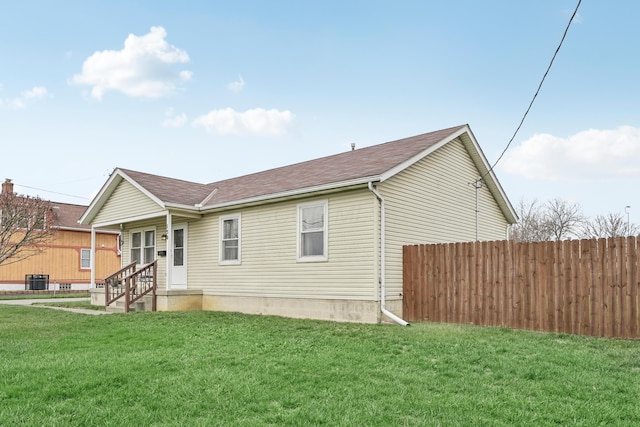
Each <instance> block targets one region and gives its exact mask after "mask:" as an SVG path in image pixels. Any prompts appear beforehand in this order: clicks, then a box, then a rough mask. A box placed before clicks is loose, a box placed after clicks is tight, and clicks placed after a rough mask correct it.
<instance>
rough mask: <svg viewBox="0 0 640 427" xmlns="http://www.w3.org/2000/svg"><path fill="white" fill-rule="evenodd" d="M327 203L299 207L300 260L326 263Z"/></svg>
mask: <svg viewBox="0 0 640 427" xmlns="http://www.w3.org/2000/svg"><path fill="white" fill-rule="evenodd" d="M327 205H328V204H327V201H326V200H321V201H318V202H311V203H304V204H300V205H298V260H299V261H326V260H327V259H328V253H327V241H328V240H327V212H328V208H327Z"/></svg>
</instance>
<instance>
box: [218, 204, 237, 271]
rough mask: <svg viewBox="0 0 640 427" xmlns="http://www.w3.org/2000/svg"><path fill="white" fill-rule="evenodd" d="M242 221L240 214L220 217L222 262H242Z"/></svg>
mask: <svg viewBox="0 0 640 427" xmlns="http://www.w3.org/2000/svg"><path fill="white" fill-rule="evenodd" d="M241 234H242V229H241V221H240V215H227V216H223V217H220V263H221V264H240V262H241V247H242V246H241Z"/></svg>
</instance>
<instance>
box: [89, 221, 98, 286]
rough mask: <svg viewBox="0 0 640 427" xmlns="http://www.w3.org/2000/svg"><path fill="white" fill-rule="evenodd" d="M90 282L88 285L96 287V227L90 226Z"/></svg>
mask: <svg viewBox="0 0 640 427" xmlns="http://www.w3.org/2000/svg"><path fill="white" fill-rule="evenodd" d="M89 262H90V264H91V283H90V285H89V287H91V288H95V287H96V228H95V227H94V226H93V225H92V226H91V259H90V260H89Z"/></svg>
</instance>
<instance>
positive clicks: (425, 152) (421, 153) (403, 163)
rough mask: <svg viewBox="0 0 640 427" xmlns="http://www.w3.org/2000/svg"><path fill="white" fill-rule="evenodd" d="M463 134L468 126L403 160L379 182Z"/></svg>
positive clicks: (383, 175) (467, 129)
mask: <svg viewBox="0 0 640 427" xmlns="http://www.w3.org/2000/svg"><path fill="white" fill-rule="evenodd" d="M465 132H469V126H468V125H465V126H463V127H461V128H460V129H458V130H457V131H456V132H454V133H452V134H451V135H449V136H447V137H446V138H444V139H442V140H441V141H440V142H438V143H436V144H434V145H432V146H431V147H429V148H427V149H425V150H423V151H421V152H420V153H418V154H416V155H415V156H413V157H411V158H409V159H407V160H405V161H404V162H402V163H400V164H399V165H397V166H395V167H393V168H391V169H389V170H388V171H386V172H384V173H383V174H382V175H380V182H384V181H386V180H387V179H389V178H391V177H393V176H395V175H397V174H399V173H400V172H402V171H403V170H405V169H407V168H408V167H410V166H411V165H413V164H414V163H416V162H419V161H420V160H422V159H424V158H425V157H427V156H428V155H429V154H431V153H433V152H434V151H436V150H437V149H439V148H440V147H442V146H444V145H446V144H448V143H449V142H451V141H453V140H454V139H456V138H458V137H459V136H460V135H462V134H464V133H465Z"/></svg>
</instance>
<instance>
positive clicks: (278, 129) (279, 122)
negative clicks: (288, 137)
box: [193, 108, 294, 136]
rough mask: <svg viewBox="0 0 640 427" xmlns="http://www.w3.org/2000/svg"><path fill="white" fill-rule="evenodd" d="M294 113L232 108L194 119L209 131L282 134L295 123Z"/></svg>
mask: <svg viewBox="0 0 640 427" xmlns="http://www.w3.org/2000/svg"><path fill="white" fill-rule="evenodd" d="M293 118H294V115H293V113H291V111H288V110H287V111H278V110H275V109H271V110H265V109H263V108H255V109H252V110H247V111H245V112H238V111H235V110H234V109H232V108H224V109H221V110H213V111H210V112H209V113H208V114H206V115H203V116H200V117H197V118H196V119H195V120H194V121H193V125H194V126H196V127H203V128H205V129H206V130H208V131H211V132H217V133H219V134H222V135H225V134H235V135H242V134H253V135H263V136H274V135H282V134H285V133H287V130H288V128H289V127H290V126H291V124H292V123H293Z"/></svg>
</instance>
